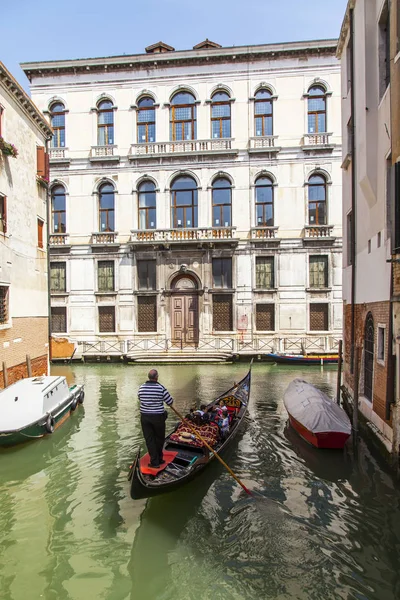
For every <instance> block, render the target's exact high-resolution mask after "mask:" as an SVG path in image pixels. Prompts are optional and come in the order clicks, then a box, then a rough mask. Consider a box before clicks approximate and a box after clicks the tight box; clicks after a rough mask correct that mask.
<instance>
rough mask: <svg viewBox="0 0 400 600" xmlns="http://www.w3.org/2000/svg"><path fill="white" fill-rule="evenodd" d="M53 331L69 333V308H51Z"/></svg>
mask: <svg viewBox="0 0 400 600" xmlns="http://www.w3.org/2000/svg"><path fill="white" fill-rule="evenodd" d="M51 331H52V333H66V332H67V308H66V307H65V306H52V307H51Z"/></svg>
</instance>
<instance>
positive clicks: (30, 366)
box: [26, 354, 32, 377]
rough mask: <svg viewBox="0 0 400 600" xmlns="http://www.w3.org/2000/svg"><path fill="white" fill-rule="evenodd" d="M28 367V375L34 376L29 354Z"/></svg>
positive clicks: (27, 356)
mask: <svg viewBox="0 0 400 600" xmlns="http://www.w3.org/2000/svg"><path fill="white" fill-rule="evenodd" d="M26 368H27V369H28V377H32V363H31V357H30V356H29V354H27V355H26Z"/></svg>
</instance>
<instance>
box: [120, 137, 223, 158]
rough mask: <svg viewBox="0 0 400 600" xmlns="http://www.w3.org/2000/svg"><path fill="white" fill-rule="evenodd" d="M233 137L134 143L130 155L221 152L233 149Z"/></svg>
mask: <svg viewBox="0 0 400 600" xmlns="http://www.w3.org/2000/svg"><path fill="white" fill-rule="evenodd" d="M232 141H233V140H232V139H231V138H224V139H211V140H183V141H177V142H152V143H144V144H132V145H131V150H130V154H129V156H130V157H131V158H137V157H138V156H148V155H152V154H177V153H178V154H181V153H183V154H187V153H189V154H190V153H191V152H220V151H224V150H231V149H232Z"/></svg>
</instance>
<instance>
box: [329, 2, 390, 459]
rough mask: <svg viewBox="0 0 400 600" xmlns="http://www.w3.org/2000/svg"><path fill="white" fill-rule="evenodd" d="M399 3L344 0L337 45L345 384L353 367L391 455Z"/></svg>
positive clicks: (368, 416)
mask: <svg viewBox="0 0 400 600" xmlns="http://www.w3.org/2000/svg"><path fill="white" fill-rule="evenodd" d="M397 11H398V2H394V1H390V0H371V1H367V0H350V1H349V3H348V6H347V11H346V15H345V19H344V22H343V26H342V31H341V36H340V41H339V45H338V56H339V57H340V58H341V64H342V97H343V101H342V131H343V159H344V162H343V225H344V239H345V240H346V243H345V248H344V254H343V258H344V270H343V299H344V334H343V336H344V349H345V366H344V367H345V382H344V383H345V389H346V390H347V393H348V396H349V398H351V401H352V402H353V403H354V394H355V390H356V377H357V376H358V382H359V385H358V387H359V398H358V407H359V411H360V413H361V415H362V418H363V423H365V424H366V425H367V426H368V427H369V428H370V429H371V430H372V431H373V432H374V433H375V434H376V439H378V440H380V442H381V443H382V445H383V447H384V448H386V450H387V451H388V452H389V453H393V454H394V455H395V456H398V449H399V445H398V424H397V420H398V419H397V402H396V380H398V375H397V371H398V362H397V361H396V344H395V336H396V335H397V334H396V329H398V324H396V322H397V321H396V310H397V309H396V306H395V305H393V306H394V309H393V310H392V303H393V300H394V285H395V286H396V285H397V283H396V277H394V275H395V274H396V273H397V269H398V265H397V263H396V262H394V261H393V258H392V254H393V252H394V251H395V248H396V239H398V231H399V222H398V218H397V217H396V214H395V206H396V201H395V197H396V195H397V206H399V200H398V195H399V188H398V160H399V128H398V120H399V103H398V96H399V79H398V59H399V56H398V43H399V42H398V31H399V30H398V16H397V15H396V12H397ZM396 23H397V25H396ZM396 54H397V58H396V57H395V55H396ZM395 72H396V73H395ZM396 78H397V79H396ZM396 81H397V85H396ZM396 96H397V99H396ZM396 164H397V167H396ZM396 169H397V171H396ZM395 171H396V172H397V184H396V185H397V191H395ZM396 210H398V209H396ZM396 219H397V223H396ZM399 292H400V288H399ZM399 315H400V313H399ZM393 317H394V318H393ZM398 318H399V317H397V320H398ZM356 359H358V360H357V362H356ZM353 405H354V404H353Z"/></svg>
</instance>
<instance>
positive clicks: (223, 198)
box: [212, 177, 232, 227]
mask: <svg viewBox="0 0 400 600" xmlns="http://www.w3.org/2000/svg"><path fill="white" fill-rule="evenodd" d="M212 211H213V216H212V218H213V221H212V224H213V227H230V226H231V225H232V188H231V182H230V181H229V179H226V178H225V177H219V178H218V179H216V180H215V181H214V183H213V186H212Z"/></svg>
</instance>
